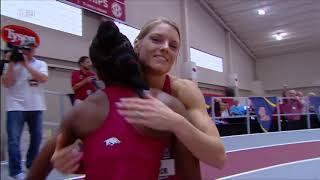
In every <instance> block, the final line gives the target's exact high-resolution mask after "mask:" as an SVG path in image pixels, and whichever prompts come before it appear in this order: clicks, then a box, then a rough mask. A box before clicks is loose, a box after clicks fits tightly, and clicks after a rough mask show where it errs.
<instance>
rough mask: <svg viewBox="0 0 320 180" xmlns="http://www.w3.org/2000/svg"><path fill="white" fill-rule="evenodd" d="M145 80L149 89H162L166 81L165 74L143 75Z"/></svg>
mask: <svg viewBox="0 0 320 180" xmlns="http://www.w3.org/2000/svg"><path fill="white" fill-rule="evenodd" d="M145 80H146V82H147V83H148V85H149V86H150V87H151V88H156V89H162V88H163V85H164V81H165V80H166V74H164V75H150V74H145Z"/></svg>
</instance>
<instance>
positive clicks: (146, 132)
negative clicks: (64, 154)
mask: <svg viewBox="0 0 320 180" xmlns="http://www.w3.org/2000/svg"><path fill="white" fill-rule="evenodd" d="M90 58H91V60H92V62H93V65H94V67H95V68H96V70H97V73H98V76H99V78H100V79H101V80H103V81H104V83H105V85H106V88H105V89H103V90H101V91H98V92H97V93H95V94H93V95H91V96H89V97H88V98H87V99H86V100H84V101H83V103H81V104H79V105H78V106H74V107H73V109H72V110H71V111H70V112H69V113H67V114H66V115H65V116H64V118H63V121H62V124H61V126H60V128H61V132H60V134H59V138H61V139H62V142H63V143H62V146H63V147H64V146H68V145H70V144H72V143H73V142H74V141H75V140H76V139H78V138H79V139H81V140H82V141H83V151H84V156H83V171H84V173H85V175H86V179H90V180H96V179H103V180H120V179H123V180H127V179H131V180H132V179H136V180H157V179H158V175H159V169H160V160H161V158H162V153H163V151H164V149H165V147H166V146H167V145H168V144H169V143H171V142H170V140H171V139H173V136H172V133H169V132H165V131H157V130H153V129H149V128H146V127H144V126H139V125H131V124H130V123H128V122H127V121H128V119H125V118H124V117H123V116H121V115H120V114H121V113H120V112H119V110H116V109H117V108H116V107H117V106H121V98H123V97H137V96H138V97H141V98H144V97H146V96H148V98H152V97H151V95H152V96H153V97H155V98H158V99H160V100H161V101H162V102H163V103H164V104H166V105H167V106H168V107H169V108H171V109H172V110H173V111H175V112H177V113H179V114H181V115H185V109H184V106H183V105H182V103H181V102H180V101H178V100H177V99H175V98H173V97H172V96H170V95H168V94H166V93H164V92H162V91H159V90H155V89H151V90H150V94H149V95H148V94H146V92H145V91H144V90H146V89H148V86H147V85H146V84H145V82H144V80H143V78H142V73H141V71H140V65H139V63H138V62H137V57H136V55H135V53H134V51H133V48H132V46H131V44H130V42H129V40H128V39H127V38H126V37H125V36H124V35H123V34H121V33H120V32H119V29H118V28H117V26H116V25H115V24H114V23H113V22H111V21H107V22H103V23H102V24H101V25H100V26H99V29H98V32H97V35H96V36H95V38H94V40H93V41H92V44H91V46H90ZM134 116H136V117H138V118H141V119H143V113H141V112H140V111H139V109H137V110H136V113H135V114H134ZM51 141H53V142H55V139H54V140H51ZM52 144H54V143H51V145H46V146H45V147H44V148H43V149H42V151H41V153H40V155H39V156H38V158H37V159H36V161H35V162H34V165H33V166H32V168H31V169H30V171H29V174H28V179H30V180H31V179H32V180H34V179H37V180H40V179H45V177H46V176H47V174H48V173H49V172H50V170H51V164H50V158H51V157H52V154H53V153H54V150H55V146H52ZM189 162H190V161H189ZM186 166H189V164H188V165H186ZM184 173H186V174H188V172H184ZM186 177H187V178H184V179H189V178H190V179H200V177H192V175H190V176H189V178H188V176H186Z"/></svg>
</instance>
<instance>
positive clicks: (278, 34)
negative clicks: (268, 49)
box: [273, 33, 287, 41]
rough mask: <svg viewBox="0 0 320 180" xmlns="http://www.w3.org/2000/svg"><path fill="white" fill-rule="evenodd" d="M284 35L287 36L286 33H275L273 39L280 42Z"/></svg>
mask: <svg viewBox="0 0 320 180" xmlns="http://www.w3.org/2000/svg"><path fill="white" fill-rule="evenodd" d="M286 35H287V33H277V34H275V35H273V37H274V38H275V39H276V40H278V41H280V40H282V39H283V37H284V36H286Z"/></svg>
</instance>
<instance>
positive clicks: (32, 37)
mask: <svg viewBox="0 0 320 180" xmlns="http://www.w3.org/2000/svg"><path fill="white" fill-rule="evenodd" d="M1 37H2V39H3V40H4V41H5V42H7V43H10V44H12V45H15V46H19V45H21V44H23V43H24V42H25V41H32V42H34V43H35V44H36V46H39V44H40V37H39V36H38V34H37V33H35V32H34V31H32V30H31V29H28V28H26V27H23V26H18V25H7V26H4V27H3V28H2V29H1Z"/></svg>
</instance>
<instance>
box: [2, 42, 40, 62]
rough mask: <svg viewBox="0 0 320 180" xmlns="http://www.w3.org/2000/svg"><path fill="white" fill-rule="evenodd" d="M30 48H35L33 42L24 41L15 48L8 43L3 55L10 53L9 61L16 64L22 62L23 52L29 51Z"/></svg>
mask: <svg viewBox="0 0 320 180" xmlns="http://www.w3.org/2000/svg"><path fill="white" fill-rule="evenodd" d="M32 47H36V44H35V42H34V41H30V40H29V41H25V42H23V43H22V44H21V45H19V46H16V45H13V44H10V43H7V49H6V50H5V52H4V53H8V52H11V55H10V58H9V59H10V61H12V62H14V63H16V62H20V61H23V60H24V58H23V50H27V51H30V50H31V48H32Z"/></svg>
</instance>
